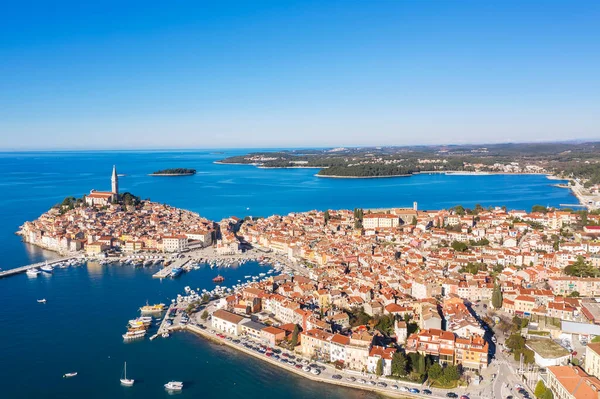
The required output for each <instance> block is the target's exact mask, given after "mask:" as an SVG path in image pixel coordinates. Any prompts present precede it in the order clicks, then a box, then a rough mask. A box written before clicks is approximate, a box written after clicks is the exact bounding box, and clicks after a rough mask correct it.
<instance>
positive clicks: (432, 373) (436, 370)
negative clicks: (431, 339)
mask: <svg viewBox="0 0 600 399" xmlns="http://www.w3.org/2000/svg"><path fill="white" fill-rule="evenodd" d="M443 373H444V370H443V369H442V366H440V364H439V363H437V362H436V363H434V364H433V365H432V366H431V367H429V371H427V375H428V376H429V378H431V379H432V380H437V379H439V378H440V377H441V376H442V374H443Z"/></svg>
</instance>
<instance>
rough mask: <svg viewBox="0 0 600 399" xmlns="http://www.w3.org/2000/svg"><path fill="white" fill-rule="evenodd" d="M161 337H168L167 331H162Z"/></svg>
mask: <svg viewBox="0 0 600 399" xmlns="http://www.w3.org/2000/svg"><path fill="white" fill-rule="evenodd" d="M161 337H163V338H169V337H170V335H169V333H162V334H161Z"/></svg>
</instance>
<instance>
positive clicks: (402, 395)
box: [181, 324, 422, 398]
mask: <svg viewBox="0 0 600 399" xmlns="http://www.w3.org/2000/svg"><path fill="white" fill-rule="evenodd" d="M181 329H182V330H183V331H186V332H191V333H193V334H195V335H198V336H200V337H202V338H205V339H207V340H208V341H211V342H213V343H216V344H219V345H225V346H228V347H229V348H232V349H234V350H237V351H239V352H242V353H244V354H246V355H249V356H253V357H254V358H256V359H260V360H262V361H264V362H267V363H270V364H271V365H273V366H275V367H277V368H279V369H281V370H285V371H288V372H291V373H294V374H296V375H298V376H301V377H304V378H307V379H309V380H311V381H315V382H322V383H326V384H331V385H338V386H342V387H346V388H354V389H360V390H363V391H370V392H377V393H378V394H380V395H384V396H387V397H392V398H406V397H412V398H417V397H422V396H421V395H419V394H411V393H410V392H400V391H398V392H394V391H390V390H389V389H385V388H381V387H378V386H372V385H364V384H360V383H352V382H349V381H345V380H343V379H342V380H335V379H333V378H325V377H321V376H319V375H314V374H311V373H307V372H305V371H302V370H301V369H300V370H299V369H296V368H295V367H292V366H287V365H284V364H281V363H280V362H277V361H275V360H273V359H271V358H269V357H266V356H264V355H260V354H258V353H256V352H253V351H251V350H249V349H246V348H243V347H240V346H238V345H235V344H233V343H232V342H230V341H228V340H219V339H217V338H215V337H214V336H212V335H211V334H210V333H209V332H208V331H207V330H203V329H201V328H199V327H196V326H194V325H189V324H188V325H186V326H185V327H183V328H181ZM379 381H385V382H388V383H395V384H404V385H410V386H414V387H418V388H419V389H420V388H422V385H419V384H414V383H410V382H408V381H401V380H399V381H395V380H390V379H387V378H381V379H380V380H379Z"/></svg>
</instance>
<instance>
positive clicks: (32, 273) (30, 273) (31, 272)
mask: <svg viewBox="0 0 600 399" xmlns="http://www.w3.org/2000/svg"><path fill="white" fill-rule="evenodd" d="M25 274H27V275H28V276H29V277H37V275H38V274H40V271H39V270H38V269H36V268H33V269H29V270H27V271H26V272H25Z"/></svg>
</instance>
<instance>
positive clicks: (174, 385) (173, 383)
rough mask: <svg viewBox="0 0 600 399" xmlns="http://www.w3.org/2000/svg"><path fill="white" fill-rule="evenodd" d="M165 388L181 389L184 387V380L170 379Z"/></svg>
mask: <svg viewBox="0 0 600 399" xmlns="http://www.w3.org/2000/svg"><path fill="white" fill-rule="evenodd" d="M165 389H167V390H169V391H181V390H182V389H183V382H180V381H169V382H167V383H166V384H165Z"/></svg>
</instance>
